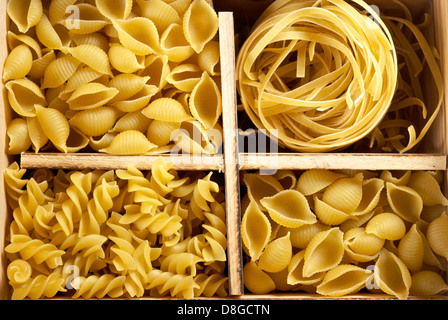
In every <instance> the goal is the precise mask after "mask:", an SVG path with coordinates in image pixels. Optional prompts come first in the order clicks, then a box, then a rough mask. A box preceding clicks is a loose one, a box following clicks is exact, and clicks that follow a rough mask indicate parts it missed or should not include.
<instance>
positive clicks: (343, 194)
mask: <svg viewBox="0 0 448 320" xmlns="http://www.w3.org/2000/svg"><path fill="white" fill-rule="evenodd" d="M362 181H363V174H362V173H359V174H357V175H356V176H355V177H353V178H351V177H349V178H341V179H338V180H336V181H335V182H333V183H332V184H331V185H330V186H328V187H327V188H326V189H325V191H324V193H323V194H322V201H324V202H325V203H327V204H329V205H330V206H332V207H333V208H335V209H338V210H340V211H343V212H345V213H350V212H353V211H354V210H356V208H357V207H358V206H359V204H360V203H361V199H362Z"/></svg>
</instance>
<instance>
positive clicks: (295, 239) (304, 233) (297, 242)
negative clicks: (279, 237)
mask: <svg viewBox="0 0 448 320" xmlns="http://www.w3.org/2000/svg"><path fill="white" fill-rule="evenodd" d="M328 229H330V226H327V225H324V224H322V223H320V222H316V223H313V224H305V225H303V226H301V227H298V228H288V229H287V230H288V231H289V232H290V234H291V235H290V240H291V244H292V246H293V247H295V248H299V249H305V248H306V246H307V245H308V243H309V242H310V240H311V239H312V238H313V237H314V236H315V235H316V234H318V233H319V232H321V231H325V230H328Z"/></svg>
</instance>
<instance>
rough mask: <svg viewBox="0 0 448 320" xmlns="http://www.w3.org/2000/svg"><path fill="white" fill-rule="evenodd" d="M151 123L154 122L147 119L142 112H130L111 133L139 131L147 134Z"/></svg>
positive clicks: (117, 123) (116, 124)
mask: <svg viewBox="0 0 448 320" xmlns="http://www.w3.org/2000/svg"><path fill="white" fill-rule="evenodd" d="M151 122H152V120H151V119H148V118H147V117H145V116H144V115H143V114H142V113H141V112H140V111H134V112H129V113H126V114H124V115H123V116H122V117H120V119H118V121H117V122H116V123H115V125H114V127H113V128H112V129H111V130H110V132H117V131H118V132H123V131H126V130H137V131H140V132H143V133H145V132H146V131H147V130H148V126H149V124H150V123H151Z"/></svg>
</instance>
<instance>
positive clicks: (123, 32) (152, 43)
mask: <svg viewBox="0 0 448 320" xmlns="http://www.w3.org/2000/svg"><path fill="white" fill-rule="evenodd" d="M112 23H113V25H114V26H115V28H116V29H117V31H118V38H119V39H120V43H121V44H122V45H123V46H124V47H125V48H128V49H129V50H131V51H132V52H133V53H135V54H136V55H140V56H144V55H148V54H152V53H157V52H159V51H160V47H159V33H158V31H157V27H156V25H155V24H154V22H152V21H151V20H149V19H147V18H144V17H135V18H130V19H127V20H123V19H116V20H112Z"/></svg>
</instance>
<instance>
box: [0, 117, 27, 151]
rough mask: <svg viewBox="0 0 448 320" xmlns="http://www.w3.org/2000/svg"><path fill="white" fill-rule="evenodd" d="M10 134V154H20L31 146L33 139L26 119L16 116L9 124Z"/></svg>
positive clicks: (8, 133) (7, 132)
mask: <svg viewBox="0 0 448 320" xmlns="http://www.w3.org/2000/svg"><path fill="white" fill-rule="evenodd" d="M6 135H7V136H8V140H9V142H8V154H20V153H21V152H22V151H23V150H28V149H29V148H30V147H31V139H30V136H29V134H28V125H27V122H26V120H25V119H23V118H16V119H14V120H12V121H11V122H10V123H9V124H8V129H7V130H6Z"/></svg>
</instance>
